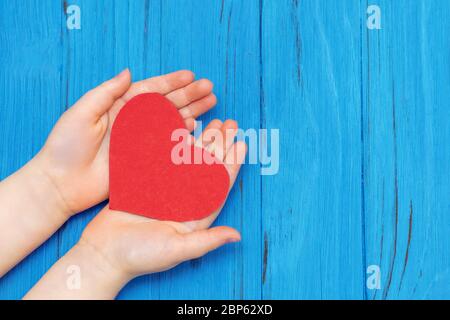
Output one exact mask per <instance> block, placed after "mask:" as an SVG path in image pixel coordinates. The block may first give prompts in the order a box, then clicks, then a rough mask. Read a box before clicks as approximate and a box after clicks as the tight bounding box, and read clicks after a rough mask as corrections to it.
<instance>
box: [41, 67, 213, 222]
mask: <svg viewBox="0 0 450 320" xmlns="http://www.w3.org/2000/svg"><path fill="white" fill-rule="evenodd" d="M211 91H212V83H211V82H210V81H209V80H206V79H203V80H198V81H195V82H194V75H193V74H192V72H190V71H178V72H174V73H171V74H167V75H163V76H159V77H154V78H150V79H146V80H143V81H140V82H136V83H134V84H131V76H130V73H129V71H128V70H125V71H123V72H122V73H120V74H119V75H118V76H116V77H115V78H113V79H111V80H109V81H107V82H105V83H103V84H102V85H100V86H99V87H97V88H95V89H93V90H91V91H89V92H88V93H87V94H85V95H84V96H83V97H82V98H81V99H80V100H79V101H78V102H77V103H75V105H74V106H72V107H71V108H70V109H69V110H68V111H66V112H65V113H64V114H63V116H62V117H61V118H60V120H59V121H58V122H57V124H56V125H55V127H54V129H53V131H52V132H51V134H50V136H49V138H48V140H47V142H46V144H45V146H44V147H43V148H42V150H41V151H40V152H39V154H38V155H37V156H36V158H35V159H34V160H33V162H34V164H37V165H38V166H39V167H40V168H41V170H42V171H43V172H45V173H46V174H47V175H48V177H49V178H50V180H52V183H53V184H54V186H55V187H56V189H57V192H58V193H59V194H60V197H61V198H62V199H63V202H64V203H65V205H66V211H67V213H68V214H69V215H71V214H74V213H77V212H80V211H82V210H85V209H87V208H89V207H91V206H93V205H95V204H97V203H99V202H101V201H103V200H105V199H106V198H107V197H108V193H109V178H108V176H109V165H108V164H109V160H108V159H109V138H110V133H111V127H112V124H113V122H114V119H115V117H116V115H117V113H118V112H119V110H120V109H121V108H122V107H123V106H124V104H125V103H126V102H127V101H128V100H130V99H131V98H132V97H134V96H136V95H138V94H140V93H145V92H157V93H160V94H164V95H166V97H167V98H168V99H169V100H171V101H172V103H174V104H175V105H176V106H177V107H178V108H179V109H180V114H181V115H182V116H183V118H184V119H185V122H186V126H187V128H188V129H190V130H193V129H194V124H195V120H194V119H195V118H196V117H197V116H199V115H200V114H202V113H204V112H206V111H207V110H209V109H210V108H212V107H213V106H214V105H215V104H216V97H215V96H214V94H213V93H211Z"/></svg>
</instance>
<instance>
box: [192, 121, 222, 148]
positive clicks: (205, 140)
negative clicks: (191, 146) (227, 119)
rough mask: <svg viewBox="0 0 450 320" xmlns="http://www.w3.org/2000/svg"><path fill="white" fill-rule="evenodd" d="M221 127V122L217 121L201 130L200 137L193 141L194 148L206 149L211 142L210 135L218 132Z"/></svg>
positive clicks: (211, 136)
mask: <svg viewBox="0 0 450 320" xmlns="http://www.w3.org/2000/svg"><path fill="white" fill-rule="evenodd" d="M221 127H222V121H220V120H219V119H214V120H212V121H211V122H210V123H209V124H208V125H207V126H206V128H205V130H203V132H202V134H201V135H200V137H199V138H198V139H197V141H195V146H197V147H200V148H206V147H207V146H208V145H209V144H210V143H211V142H212V140H213V136H214V135H213V134H211V133H212V132H213V131H216V132H217V131H219V130H220V128H221Z"/></svg>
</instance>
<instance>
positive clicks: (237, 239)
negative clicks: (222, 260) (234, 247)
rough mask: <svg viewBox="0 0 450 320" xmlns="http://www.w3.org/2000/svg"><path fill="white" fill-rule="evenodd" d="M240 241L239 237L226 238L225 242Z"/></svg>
mask: <svg viewBox="0 0 450 320" xmlns="http://www.w3.org/2000/svg"><path fill="white" fill-rule="evenodd" d="M239 241H241V239H239V238H229V239H227V243H234V242H239Z"/></svg>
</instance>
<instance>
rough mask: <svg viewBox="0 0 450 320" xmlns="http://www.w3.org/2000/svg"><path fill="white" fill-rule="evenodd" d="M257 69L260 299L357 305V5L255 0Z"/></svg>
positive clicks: (360, 279)
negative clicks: (266, 145)
mask: <svg viewBox="0 0 450 320" xmlns="http://www.w3.org/2000/svg"><path fill="white" fill-rule="evenodd" d="M262 63H263V66H262V89H263V92H262V96H263V105H262V112H263V115H262V118H263V126H264V127H267V128H268V129H272V128H275V129H280V161H279V162H280V170H279V173H278V174H277V175H274V176H264V177H263V178H262V194H263V199H262V200H263V201H262V211H263V220H262V221H263V222H262V228H263V230H264V268H263V298H268V299H283V298H286V299H338V298H339V299H348V298H354V299H362V298H364V287H363V283H364V252H363V250H364V246H363V242H362V238H363V232H362V230H363V228H362V227H363V226H362V218H361V206H362V203H361V151H362V150H361V139H360V136H361V127H360V109H361V84H360V8H359V4H357V5H355V2H354V1H326V2H325V1H276V2H275V1H263V2H262Z"/></svg>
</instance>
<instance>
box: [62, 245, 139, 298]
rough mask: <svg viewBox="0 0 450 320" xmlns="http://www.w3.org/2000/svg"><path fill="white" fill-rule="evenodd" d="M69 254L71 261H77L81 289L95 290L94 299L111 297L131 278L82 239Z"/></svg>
mask: <svg viewBox="0 0 450 320" xmlns="http://www.w3.org/2000/svg"><path fill="white" fill-rule="evenodd" d="M71 255H72V259H73V261H78V262H79V267H80V269H79V270H80V275H81V289H82V290H88V291H90V292H95V295H96V296H95V297H93V298H95V299H113V298H114V297H115V296H116V295H117V294H118V293H119V291H120V290H121V289H122V288H123V287H124V286H125V285H126V284H127V283H128V282H129V281H130V280H131V279H132V277H131V276H130V275H129V274H127V273H126V272H124V271H123V270H121V269H119V268H118V267H117V266H115V265H113V264H112V263H111V261H110V260H109V259H108V258H107V257H106V256H105V255H104V254H103V253H102V252H101V251H100V250H99V249H98V248H96V247H95V246H93V245H92V244H90V243H89V242H87V241H85V240H83V239H80V241H79V242H78V243H77V244H76V245H75V246H74V248H73V249H72V250H71ZM83 285H85V288H83ZM94 288H95V289H94Z"/></svg>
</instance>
